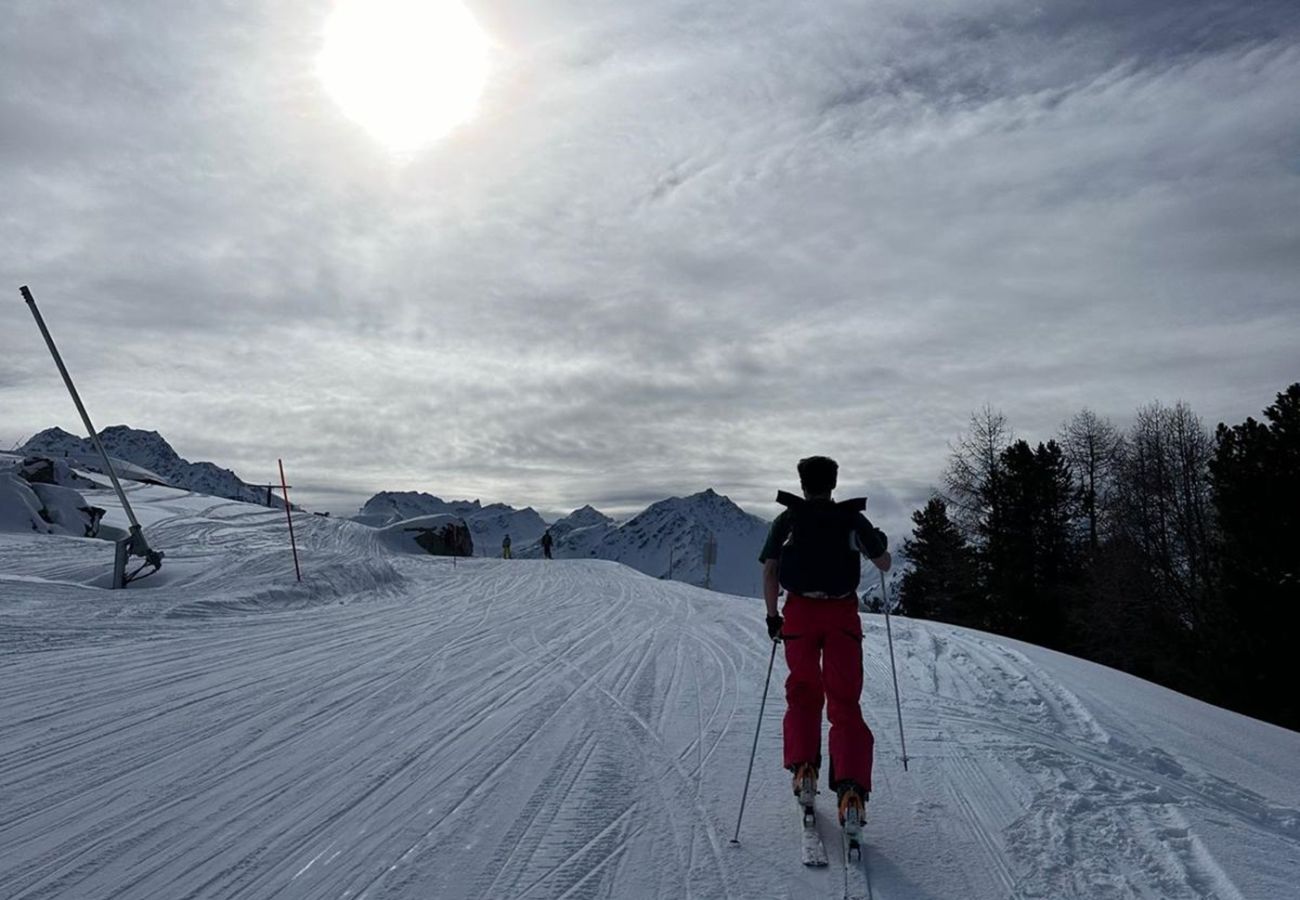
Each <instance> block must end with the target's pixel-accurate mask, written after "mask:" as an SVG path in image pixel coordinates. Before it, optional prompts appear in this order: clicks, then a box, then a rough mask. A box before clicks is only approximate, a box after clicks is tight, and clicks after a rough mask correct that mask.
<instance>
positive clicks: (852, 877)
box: [844, 831, 873, 900]
mask: <svg viewBox="0 0 1300 900" xmlns="http://www.w3.org/2000/svg"><path fill="white" fill-rule="evenodd" d="M865 850H866V848H865V847H864V846H863V844H862V840H861V837H850V836H849V834H848V832H847V831H846V832H845V834H844V900H873V898H872V894H871V877H870V875H868V873H867V860H866V855H865Z"/></svg>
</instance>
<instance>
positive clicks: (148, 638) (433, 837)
mask: <svg viewBox="0 0 1300 900" xmlns="http://www.w3.org/2000/svg"><path fill="white" fill-rule="evenodd" d="M129 490H130V491H131V493H132V501H133V503H134V504H135V507H136V510H137V513H138V515H139V516H140V517H141V520H142V521H143V522H144V523H145V528H146V530H148V531H149V533H150V540H151V542H152V543H153V544H154V545H155V546H157V547H158V548H159V549H162V550H164V551H165V552H166V553H167V562H166V563H165V565H164V568H163V571H162V572H161V573H160V574H159V576H156V578H157V579H158V580H156V581H155V580H152V579H151V580H147V581H144V582H140V583H139V584H138V586H137V587H134V588H132V589H131V590H128V591H126V592H125V593H123V594H120V595H109V594H107V593H105V592H102V591H97V590H93V589H91V588H88V587H87V586H86V585H87V582H88V580H89V579H90V578H91V577H92V575H93V574H94V573H99V572H102V571H103V570H104V569H105V568H106V567H107V565H108V563H109V560H110V559H111V548H109V547H106V546H105V545H104V544H103V543H102V542H97V541H89V540H85V539H81V538H72V537H57V536H50V535H39V534H0V684H3V685H4V690H3V691H0V722H4V723H5V725H4V727H3V728H0V797H3V798H5V799H4V802H3V803H0V846H3V847H4V852H3V853H0V885H3V887H4V896H5V897H6V900H10V898H12V900H36V898H53V897H113V898H116V900H143V898H146V897H168V898H171V897H250V898H252V897H280V898H285V900H295V898H296V900H308V898H318V897H343V896H350V897H362V896H364V897H368V898H371V900H384V898H390V900H404V898H411V897H420V898H425V897H430V898H432V897H436V898H439V900H470V898H475V900H496V898H499V897H521V898H539V897H566V896H567V897H571V898H573V897H586V898H592V900H606V898H608V900H615V898H617V900H623V898H643V897H644V898H649V897H687V896H690V897H696V898H701V900H713V898H718V900H723V898H729V900H748V898H770V897H781V898H792V897H797V898H801V900H828V898H840V897H842V896H843V883H844V882H843V878H844V870H843V868H842V863H843V860H842V855H841V851H840V847H841V845H840V842H839V841H838V840H836V839H835V837H834V835H835V827H836V826H835V824H834V815H835V811H834V806H833V801H832V798H831V797H830V796H829V795H827V794H823V795H822V796H821V797H819V799H818V825H819V827H820V828H821V829H822V830H823V832H824V833H825V834H826V835H827V838H828V840H827V849H828V851H829V852H830V854H831V866H830V868H828V869H821V870H812V869H805V868H804V867H802V866H800V865H799V863H798V822H797V817H796V814H795V810H794V808H793V804H792V803H791V798H790V794H789V775H788V773H787V772H786V771H785V770H784V769H782V768H781V717H782V711H783V710H782V706H783V704H782V700H781V695H780V684H781V680H782V679H783V678H784V675H785V671H784V669H785V662H784V658H783V656H782V655H781V654H780V653H779V652H778V653H777V654H776V658H775V670H774V671H773V672H772V675H771V688H772V691H771V696H769V697H768V700H767V705H766V709H765V712H764V714H763V716H762V717H761V721H760V717H759V708H760V698H761V697H762V695H763V692H764V678H765V675H766V673H767V669H768V665H769V660H770V659H772V656H771V654H772V651H773V647H772V644H771V643H770V642H769V641H768V639H767V636H766V632H765V630H764V627H763V621H762V608H761V607H762V605H761V604H760V603H758V602H757V601H755V600H753V599H752V598H749V599H746V598H736V597H731V596H727V595H724V594H719V593H714V592H711V591H704V590H700V589H698V588H695V587H692V586H689V585H684V584H678V583H673V582H665V581H661V580H657V579H654V578H649V577H646V576H645V575H642V574H640V573H637V572H634V571H632V570H631V569H629V568H627V567H626V566H621V565H617V564H614V563H610V562H604V561H598V560H555V561H553V562H542V561H533V560H512V561H504V560H497V559H468V560H467V559H458V560H453V559H449V558H437V557H429V556H415V555H410V554H407V553H391V552H389V550H388V549H387V548H386V546H385V545H384V544H383V543H382V542H381V541H380V540H378V539H377V537H376V532H375V530H374V529H371V528H366V527H362V526H360V525H358V524H355V523H352V522H347V521H340V520H336V519H325V518H320V517H315V516H299V517H296V518H297V520H298V521H297V524H298V538H299V549H300V553H301V559H302V568H303V575H304V580H303V582H302V583H301V584H299V583H297V582H295V580H294V574H293V563H292V561H291V558H290V555H289V550H288V546H287V535H286V529H285V522H284V513H283V511H281V510H270V509H265V508H259V507H256V506H251V505H248V504H243V503H237V502H233V501H213V500H212V499H211V498H208V497H200V496H195V495H190V494H185V493H183V492H179V491H175V490H170V489H167V488H162V487H153V486H148V485H131V486H129ZM87 499H89V500H90V501H91V502H92V503H94V504H95V505H98V506H101V507H104V508H106V509H107V510H108V513H107V518H108V520H109V521H111V522H113V523H114V524H118V525H120V524H121V523H122V522H123V521H124V520H123V517H122V513H121V510H120V509H119V508H117V506H116V503H115V498H114V496H113V495H112V493H111V492H109V491H101V490H91V491H88V496H87ZM862 622H863V626H864V631H865V638H864V672H863V675H864V689H863V697H862V704H863V709H864V712H865V714H866V717H867V719H868V722H869V723H870V724H871V726H872V728H873V729H874V731H875V735H876V754H875V755H876V771H875V775H874V783H873V785H872V793H871V802H870V805H869V807H868V823H867V851H866V854H865V858H864V861H863V863H862V865H863V866H864V867H865V870H866V872H867V873H868V874H869V877H870V885H871V892H872V894H871V895H872V896H874V897H876V898H885V900H947V898H961V900H1005V898H1008V897H1023V898H1031V897H1035V898H1051V900H1096V898H1161V900H1166V898H1167V900H1225V898H1226V900H1275V898H1277V900H1280V898H1286V897H1291V896H1293V895H1294V886H1295V884H1296V883H1298V882H1300V734H1297V733H1295V732H1290V731H1286V730H1284V729H1281V728H1277V727H1275V726H1271V725H1267V724H1265V723H1261V722H1258V721H1254V720H1251V719H1248V718H1246V717H1244V716H1240V715H1237V714H1234V713H1230V712H1227V711H1225V710H1221V709H1217V708H1215V707H1212V706H1209V705H1207V704H1205V703H1202V702H1200V701H1197V700H1193V699H1191V698H1188V697H1184V696H1181V695H1178V694H1175V693H1173V692H1171V691H1168V690H1166V689H1164V688H1160V687H1158V686H1155V685H1152V684H1150V683H1148V682H1144V681H1141V680H1140V679H1137V678H1134V677H1132V676H1129V675H1125V674H1123V673H1120V672H1117V671H1114V670H1111V669H1106V668H1104V667H1102V666H1098V665H1095V664H1092V663H1088V662H1085V661H1083V660H1079V659H1074V658H1072V657H1068V656H1064V655H1062V654H1059V653H1053V652H1051V651H1047V650H1043V649H1041V648H1038V647H1033V646H1030V645H1026V644H1021V643H1017V642H1015V641H1010V640H1006V639H1002V638H998V637H995V636H993V635H988V634H982V633H979V632H974V631H969V630H966V629H961V628H955V627H950V626H944V625H938V624H934V623H929V622H924V621H920V620H911V619H907V618H904V617H898V618H895V619H894V620H893V623H892V624H893V628H892V631H893V638H894V649H895V652H896V656H897V661H898V680H899V687H900V692H901V697H902V706H901V709H902V715H903V717H904V719H905V722H906V728H907V732H906V736H907V747H908V751H909V756H910V759H911V762H910V765H909V768H908V770H907V771H904V770H903V768H902V765H901V764H900V760H899V752H900V751H899V746H900V735H899V732H898V724H897V719H896V718H895V708H894V693H893V688H892V681H891V675H890V666H889V653H888V651H887V647H886V643H885V629H884V623H883V620H882V619H881V618H880V617H878V616H872V615H864V616H863V617H862ZM776 649H777V650H778V651H779V649H780V648H776ZM756 728H757V755H756V761H755V765H754V769H753V782H752V784H751V785H750V788H749V794H748V802H747V806H746V811H745V818H744V821H743V824H742V827H741V830H740V843H739V844H738V845H729V840H730V838H731V836H732V834H733V832H734V829H735V827H736V816H737V811H738V806H739V802H740V797H741V791H742V789H743V787H744V785H745V782H746V763H747V760H748V758H749V753H750V748H751V746H752V745H753V742H754V740H755V734H756V731H755V729H756ZM855 871H856V870H855Z"/></svg>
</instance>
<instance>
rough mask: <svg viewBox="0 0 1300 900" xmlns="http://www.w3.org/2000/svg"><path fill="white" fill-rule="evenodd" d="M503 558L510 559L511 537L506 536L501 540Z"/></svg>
mask: <svg viewBox="0 0 1300 900" xmlns="http://www.w3.org/2000/svg"><path fill="white" fill-rule="evenodd" d="M501 558H502V559H510V558H511V557H510V535H508V534H507V535H506V536H505V537H504V538H502V540H501Z"/></svg>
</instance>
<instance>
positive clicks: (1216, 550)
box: [899, 383, 1300, 729]
mask: <svg viewBox="0 0 1300 900" xmlns="http://www.w3.org/2000/svg"><path fill="white" fill-rule="evenodd" d="M1263 417H1264V421H1256V420H1255V419H1254V418H1248V419H1247V420H1246V421H1245V422H1244V423H1242V424H1240V425H1234V426H1231V427H1229V426H1227V425H1224V424H1220V425H1219V426H1218V427H1217V429H1215V430H1214V432H1213V433H1211V432H1210V431H1209V430H1208V429H1207V428H1206V427H1205V425H1204V424H1203V423H1202V421H1201V420H1200V419H1199V418H1198V417H1197V416H1196V414H1195V413H1194V412H1193V411H1192V409H1191V408H1190V407H1189V406H1188V405H1187V404H1185V403H1182V402H1180V403H1177V404H1175V405H1173V406H1165V405H1163V404H1161V403H1153V404H1151V405H1149V406H1145V407H1143V408H1142V409H1140V410H1138V411H1137V415H1136V417H1135V419H1134V421H1133V424H1132V425H1131V427H1129V428H1127V429H1120V428H1117V427H1116V426H1115V425H1114V424H1113V423H1112V422H1110V421H1109V420H1107V419H1105V418H1103V417H1101V416H1098V415H1096V414H1095V413H1093V412H1091V411H1090V410H1087V409H1084V410H1082V411H1081V412H1079V413H1077V414H1076V415H1074V417H1073V418H1071V419H1069V420H1068V421H1066V422H1065V423H1064V424H1063V425H1062V426H1061V429H1060V432H1059V433H1058V434H1057V435H1056V436H1055V437H1054V438H1053V439H1051V440H1048V441H1046V442H1040V443H1038V444H1037V445H1031V444H1030V443H1029V442H1028V441H1025V440H1022V439H1016V438H1015V437H1014V435H1013V434H1012V431H1011V428H1010V426H1009V424H1008V422H1007V420H1006V418H1005V416H1003V415H1002V413H1001V412H999V411H997V410H994V409H993V408H991V407H985V408H984V409H983V410H981V411H979V412H977V413H975V414H974V415H972V417H971V422H970V428H969V430H968V431H967V432H966V433H965V434H963V435H962V436H961V437H960V438H959V439H958V440H957V441H956V443H955V444H954V445H953V448H952V450H953V452H952V455H951V458H950V462H949V465H948V468H947V470H946V471H945V473H944V478H943V487H942V489H941V490H939V491H937V492H936V493H935V494H934V496H932V497H931V499H930V500H929V502H928V503H927V504H926V505H925V507H924V508H922V509H920V510H917V511H916V512H915V513H913V515H912V521H913V523H914V525H915V528H914V531H913V535H912V537H911V539H909V540H908V541H906V542H905V543H904V546H903V550H904V553H905V554H906V556H907V557H908V559H909V560H910V561H911V563H912V568H911V570H910V571H908V572H907V573H906V574H905V575H904V577H903V579H902V583H901V588H900V593H899V602H900V604H901V611H902V612H904V613H905V614H907V615H911V616H916V617H920V618H926V619H933V620H936V621H941V622H950V623H953V624H957V625H965V626H969V627H973V628H979V629H982V630H985V631H991V632H994V633H996V634H1001V635H1006V636H1008V637H1013V638H1018V639H1021V640H1026V641H1030V642H1032V643H1035V644H1039V645H1041V646H1045V647H1050V648H1053V649H1057V650H1062V651H1064V652H1067V653H1071V654H1074V655H1077V656H1081V657H1084V658H1086V659H1090V660H1094V661H1096V662H1099V663H1103V664H1105V665H1108V666H1112V667H1114V668H1117V669H1121V670H1124V671H1126V672H1131V673H1133V674H1134V675H1138V676H1140V677H1142V678H1146V679H1149V680H1152V681H1156V682H1159V683H1161V684H1164V685H1166V686H1168V687H1171V688H1173V689H1175V690H1178V691H1180V692H1183V693H1186V694H1190V695H1192V696H1195V697H1199V698H1201V699H1204V700H1207V701H1209V702H1212V703H1215V704H1218V705H1221V706H1225V707H1228V708H1229V709H1234V710H1237V711H1240V712H1243V713H1246V714H1248V715H1252V716H1255V717H1258V718H1261V719H1265V720H1268V721H1271V722H1274V723H1277V724H1279V725H1283V726H1285V727H1288V728H1292V729H1300V703H1298V702H1297V689H1296V687H1295V682H1294V681H1293V678H1294V675H1293V673H1292V669H1293V667H1292V666H1291V665H1290V660H1289V654H1290V653H1291V652H1294V651H1295V645H1296V641H1297V639H1298V637H1300V629H1297V625H1298V624H1300V573H1298V571H1297V570H1298V569H1300V383H1297V384H1293V385H1291V386H1290V387H1288V388H1287V389H1286V390H1285V391H1283V392H1282V393H1280V394H1278V395H1277V399H1276V402H1275V403H1274V404H1273V405H1272V406H1270V407H1268V408H1267V409H1266V410H1264V413H1263Z"/></svg>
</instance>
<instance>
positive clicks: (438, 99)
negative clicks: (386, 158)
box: [317, 0, 489, 154]
mask: <svg viewBox="0 0 1300 900" xmlns="http://www.w3.org/2000/svg"><path fill="white" fill-rule="evenodd" d="M488 50H489V41H488V37H487V35H486V34H485V33H484V32H483V29H482V28H480V27H479V25H478V23H477V22H476V21H474V17H473V16H472V15H471V14H470V11H469V10H468V9H466V8H465V5H464V4H463V3H461V2H460V0H339V2H337V3H336V4H335V8H334V11H333V13H331V14H330V17H329V19H328V20H327V21H326V23H325V42H324V45H323V47H322V48H321V52H320V57H319V58H318V60H317V69H318V71H319V73H320V78H321V81H322V83H323V84H324V86H325V90H326V92H327V93H329V95H330V96H331V97H333V99H334V101H335V102H336V103H338V105H339V107H340V108H341V109H342V110H343V112H344V114H346V115H347V116H348V117H349V118H351V119H353V120H354V121H356V122H358V123H359V124H360V125H361V126H362V127H364V128H365V129H366V130H367V131H369V132H370V133H371V134H372V135H374V137H375V138H376V139H377V140H379V141H380V142H381V143H383V144H384V145H385V146H387V147H388V148H389V149H390V150H392V151H393V152H395V153H399V154H400V153H410V152H412V151H414V150H417V149H419V148H420V147H422V146H424V145H425V144H428V143H430V142H432V141H435V140H437V139H438V138H440V137H442V136H443V135H445V134H447V132H449V131H451V130H452V129H453V128H455V127H456V126H457V125H459V124H461V123H462V122H464V121H465V120H467V119H469V118H470V117H471V116H472V115H473V114H474V111H475V108H476V107H477V105H478V99H479V95H480V94H481V93H482V91H483V85H484V83H485V82H486V81H487V74H488Z"/></svg>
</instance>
